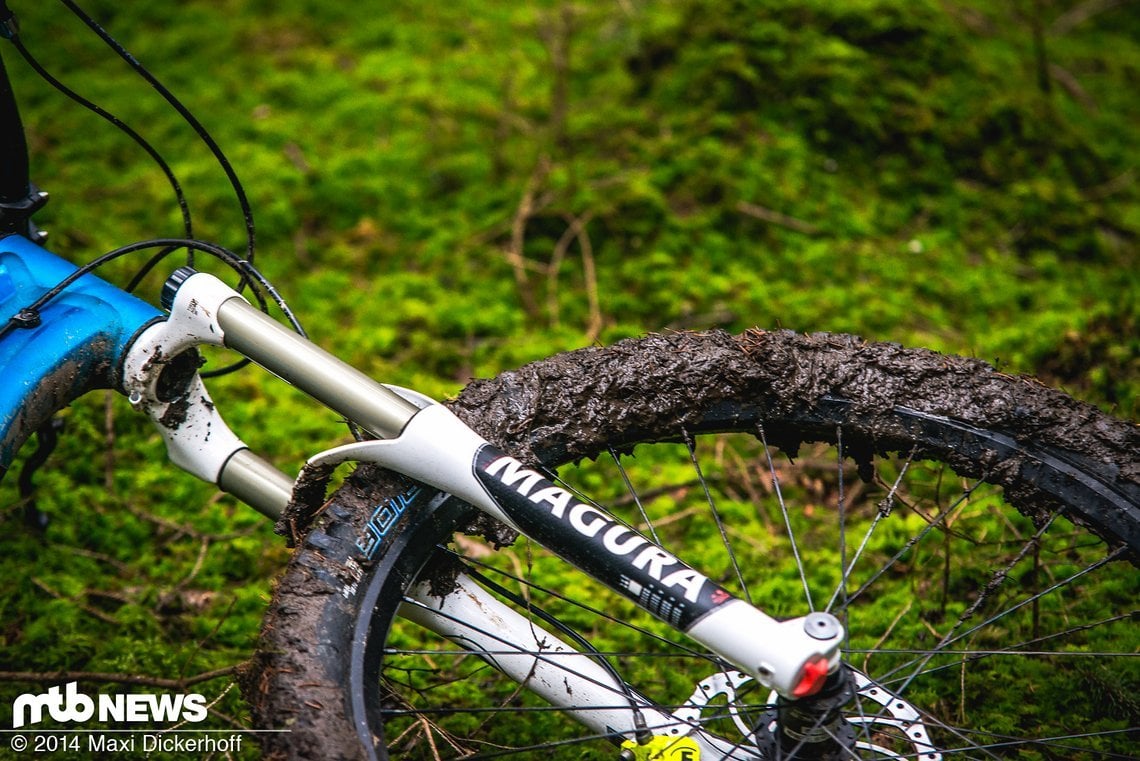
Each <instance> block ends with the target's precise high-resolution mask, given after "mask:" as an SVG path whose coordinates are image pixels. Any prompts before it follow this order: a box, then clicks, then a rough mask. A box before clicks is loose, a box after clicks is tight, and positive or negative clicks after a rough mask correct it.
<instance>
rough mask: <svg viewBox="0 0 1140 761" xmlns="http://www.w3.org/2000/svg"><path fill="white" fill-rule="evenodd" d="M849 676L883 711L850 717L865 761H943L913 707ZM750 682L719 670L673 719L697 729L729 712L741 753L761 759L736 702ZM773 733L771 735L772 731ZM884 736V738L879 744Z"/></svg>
mask: <svg viewBox="0 0 1140 761" xmlns="http://www.w3.org/2000/svg"><path fill="white" fill-rule="evenodd" d="M848 668H850V667H848ZM850 671H851V675H852V677H853V678H854V681H855V689H856V692H857V694H858V696H859V697H858V698H857V699H863V698H865V699H867V700H869V701H871V702H873V703H876V704H878V705H879V706H880V709H879V710H877V711H874V712H872V713H867V712H865V711H862V710H860V711H859V712H858V713H855V714H848V715H847V721H848V722H849V723H850V724H852V725H853V727H854V728H855V731H856V732H857V734H858V736H859V737H862V738H864V739H862V740H858V741H857V742H856V744H855V747H856V748H857V749H858V750H861V751H867V752H869V753H870V754H871V755H868V756H866V758H870V759H876V758H878V759H894V760H896V761H903V759H907V760H908V761H909V760H912V759H917V760H918V761H942V754H941V753H940V752H938V750H937V749H935V748H934V746H933V745H931V744H930V733H929V731H927V728H926V725H925V724H923V722H922V717H921V715H920V714H919V712H918V711H917V710H916V709H915V707H914V706H912V705H911V704H910V703H908V702H907V701H905V700H903V699H902V698H901V697H899V696H898V695H895V694H894V693H892V692H890V691H889V690H887V689H886V688H884V687H882V686H881V685H878V684H876V683H875V682H873V681H871V679H870V678H869V677H867V675H866V674H863V673H862V672H860V671H858V670H856V669H853V668H851V669H850ZM751 681H752V677H750V676H748V675H747V674H743V673H741V672H739V671H719V672H717V673H715V674H712V675H711V676H709V677H707V678H705V679H703V680H701V681H700V682H698V683H697V686H696V689H694V690H693V694H692V695H690V696H689V699H688V700H686V701H685V703H684V705H682V706H681V707H679V708H678V709H677V710H675V711H674V712H673V716H675V717H676V718H677V719H678V720H679V721H680V722H683V723H684V724H687V725H689V726H694V727H696V726H701V724H702V723H707V722H708V721H709V719H710V717H703V718H702V713H703V712H705V711H706V710H708V709H710V708H713V709H715V710H716V711H717V713H718V715H720V712H722V711H723V710H724V709H727V711H728V715H729V716H730V717H731V719H732V721H733V723H734V724H735V725H736V728H737V730H738V731H739V732H740V736H741V737H742V738H743V740H742V741H741V745H740V747H741V749H745V750H749V751H755V752H756V753H757V754H760V749H759V747H758V745H757V743H756V740H755V735H756V728H755V727H754V726H753V724H752V722H751V721H749V711H747V710H745V708H746V707H745V706H742V705H741V704H740V703H739V701H738V700H737V692H738V690H739V688H740V687H742V686H744V685H746V684H748V683H749V682H751ZM721 697H723V698H724V705H723V706H722V705H721V704H720V703H719V698H721ZM714 700H717V701H718V703H717V705H716V706H713V705H712V703H713V701H714ZM775 703H776V693H775V692H772V693H770V694H769V696H768V704H769V705H775ZM747 708H750V709H752V711H755V709H756V708H757V706H754V705H752V706H747ZM768 729H769V731H771V729H772V727H769V728H768ZM880 736H881V737H882V738H883V739H881V740H879V739H876V738H879V737H880ZM887 740H893V743H892V744H893V745H895V746H896V748H898V747H902V748H903V749H902V750H897V749H892V748H889V747H887V746H886V745H883V744H882V743H883V742H886V741H887Z"/></svg>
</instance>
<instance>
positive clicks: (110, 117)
mask: <svg viewBox="0 0 1140 761" xmlns="http://www.w3.org/2000/svg"><path fill="white" fill-rule="evenodd" d="M11 40H12V44H13V45H15V46H16V50H17V51H19V53H20V55H21V56H23V57H24V61H25V62H27V64H28V66H30V67H31V68H32V71H34V72H35V73H36V74H38V75H39V76H40V78H41V79H43V80H44V81H45V82H47V83H48V84H49V85H51V86H52V87H54V88H55V89H56V90H58V91H59V92H60V93H62V94H63V95H65V96H67V97H68V98H70V99H71V100H73V101H75V102H76V103H78V104H79V105H81V106H83V107H84V108H86V109H87V110H88V111H91V112H92V113H94V114H96V115H97V116H100V117H102V118H103V119H104V120H106V121H107V122H108V123H110V124H111V125H112V126H114V127H117V128H118V129H119V130H121V131H122V132H124V133H125V134H126V135H127V136H128V137H129V138H131V140H134V141H135V144H137V145H138V146H139V147H140V148H142V149H143V150H144V151H146V152H147V155H149V156H150V157H151V159H152V160H153V161H154V163H155V164H157V165H158V168H159V169H161V170H162V172H163V174H165V175H166V180H167V182H169V183H170V187H171V188H172V189H173V190H174V196H175V198H177V199H178V208H179V209H180V210H181V212H182V230H183V236H182V237H184V238H193V237H194V231H193V225H192V223H191V220H190V206H189V204H188V203H187V201H186V195H185V193H183V192H182V185H181V184H179V182H178V178H177V177H175V175H174V171H173V170H172V169H171V168H170V165H169V164H168V163H167V162H166V160H165V159H163V157H162V156H161V155H160V154H159V152H158V151H157V150H156V149H155V148H154V146H152V145H151V144H150V143H149V142H148V141H147V140H146V139H145V138H144V137H143V136H142V135H140V134H139V133H138V132H136V131H135V130H134V129H133V128H132V127H131V126H130V125H129V124H127V123H126V122H124V121H123V120H122V119H119V118H118V117H117V116H115V115H114V114H112V113H110V112H109V111H107V110H106V109H104V108H102V107H101V106H99V105H98V104H96V103H93V102H91V101H90V100H88V99H87V98H85V97H83V96H82V95H80V94H79V93H77V92H75V91H74V90H72V89H71V88H69V87H68V86H67V85H65V84H63V83H62V82H60V81H59V80H58V79H56V78H55V77H54V76H52V74H51V73H50V72H48V71H47V69H45V68H44V67H43V66H42V65H41V64H40V62H39V61H38V60H37V59H36V58H35V56H33V55H32V53H31V51H30V50H28V48H27V47H26V46H25V45H24V42H23V40H21V39H20V36H19V35H18V34H14V35H12V37H11ZM193 263H194V262H193V260H190V261H187V264H188V265H191V266H192V265H193ZM129 290H131V289H128V291H129Z"/></svg>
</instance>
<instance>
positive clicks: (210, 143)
mask: <svg viewBox="0 0 1140 761" xmlns="http://www.w3.org/2000/svg"><path fill="white" fill-rule="evenodd" d="M60 1H61V2H62V3H63V4H64V5H65V6H67V8H68V9H69V10H70V11H71V12H72V13H73V14H75V15H76V17H78V18H79V19H80V20H81V21H82V22H83V23H84V24H86V25H87V26H88V27H89V28H90V29H91V30H92V31H93V32H95V33H96V34H97V35H99V38H100V39H102V40H103V42H105V43H106V44H107V46H108V47H110V48H111V49H112V50H114V51H115V53H116V54H118V56H119V57H120V58H122V59H123V60H124V61H126V63H127V65H128V66H130V67H131V68H132V69H133V70H134V71H135V73H136V74H138V75H139V76H141V77H142V78H143V79H145V80H146V81H147V83H149V84H150V86H151V87H153V88H154V90H155V91H156V92H157V93H158V94H159V95H161V96H162V97H163V98H164V99H165V100H166V102H167V103H169V104H170V105H171V106H172V107H173V108H174V110H175V111H177V112H178V113H179V114H180V115H181V116H182V118H183V119H185V120H186V122H187V123H188V124H189V125H190V126H191V128H192V129H193V130H194V132H195V133H196V134H197V135H198V137H199V138H201V140H202V142H204V143H205V144H206V147H208V148H209V149H210V152H211V153H213V154H214V158H215V159H216V160H217V162H218V164H219V165H220V166H221V167H222V170H223V171H224V172H225V173H226V177H227V178H228V179H229V181H230V186H231V187H232V188H233V191H234V195H236V196H237V201H238V205H239V206H240V207H241V213H242V216H243V217H244V219H245V231H246V259H247V260H248V261H250V262H252V261H253V259H254V245H255V234H254V226H253V209H252V208H251V207H250V204H249V198H248V197H247V196H246V194H245V188H244V187H242V184H241V180H239V179H238V176H237V173H236V172H235V171H234V168H233V166H231V165H230V162H229V159H227V158H226V155H225V153H223V152H222V149H221V147H219V146H218V144H217V143H216V142H215V141H214V138H213V137H212V136H211V135H210V133H209V132H208V131H207V130H206V128H205V127H204V126H202V123H201V122H199V121H198V119H197V118H196V117H195V116H194V114H192V113H190V110H189V109H188V108H186V106H184V105H182V102H181V101H180V100H178V98H176V97H175V96H174V93H172V92H170V90H168V89H167V88H166V87H165V86H164V85H163V84H162V83H161V82H159V81H158V80H157V79H156V78H155V77H154V75H153V74H151V73H150V72H149V71H148V70H147V69H146V67H144V66H143V65H142V64H141V63H139V61H138V60H137V59H136V58H135V57H134V56H133V55H131V53H130V52H129V51H128V50H127V49H126V48H124V47H123V46H122V45H121V44H119V42H118V41H117V40H115V38H114V37H112V36H111V35H110V34H109V33H108V32H107V31H106V30H105V29H103V27H101V26H99V24H98V23H97V22H96V21H95V20H94V19H93V18H91V17H90V16H89V15H87V13H86V12H85V11H84V10H83V9H82V8H80V7H79V6H78V5H77V4H76V3H75V2H74V0H60Z"/></svg>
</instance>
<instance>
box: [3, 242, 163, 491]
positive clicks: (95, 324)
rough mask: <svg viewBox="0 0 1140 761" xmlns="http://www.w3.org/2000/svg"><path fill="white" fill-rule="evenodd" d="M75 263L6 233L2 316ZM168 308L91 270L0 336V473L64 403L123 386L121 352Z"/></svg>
mask: <svg viewBox="0 0 1140 761" xmlns="http://www.w3.org/2000/svg"><path fill="white" fill-rule="evenodd" d="M75 270H76V267H75V266H74V265H72V264H71V263H69V262H66V261H64V260H63V259H60V258H59V257H58V256H56V255H55V254H52V253H50V252H48V251H46V250H44V249H43V248H41V247H40V246H37V245H36V244H34V243H31V242H30V241H28V240H27V239H25V238H23V237H21V236H18V235H9V236H7V237H5V238H3V239H0V323H7V322H8V321H9V320H11V319H12V318H15V317H18V316H19V314H20V310H21V309H23V308H24V307H25V306H27V305H28V304H30V303H32V302H33V301H35V300H36V299H37V298H39V297H40V296H42V295H43V294H44V293H46V292H47V291H49V290H50V289H51V288H53V287H54V286H55V285H56V284H58V283H59V282H60V281H61V280H63V279H64V278H66V277H67V276H69V275H71V274H72V273H73V272H74V271H75ZM162 318H163V315H162V314H161V313H160V312H159V311H158V310H157V309H155V308H154V307H153V306H151V305H150V304H147V303H146V302H144V301H141V300H139V299H137V298H135V297H134V296H131V295H130V294H128V293H125V292H124V291H122V290H120V289H118V288H116V287H115V286H113V285H110V284H109V283H107V282H105V281H103V280H101V279H100V278H98V277H96V276H95V275H91V274H87V275H84V276H83V277H81V278H79V279H78V280H77V281H76V282H75V283H73V284H72V285H71V286H69V287H68V288H67V289H65V290H64V291H63V292H62V293H61V294H59V296H57V297H56V298H54V299H52V300H51V301H50V302H48V303H47V305H46V306H44V308H43V309H42V310H41V311H40V312H39V313H38V314H35V315H28V316H27V317H26V318H25V319H23V320H21V322H22V323H23V326H22V327H20V328H17V329H15V330H12V331H11V332H9V333H8V335H6V336H4V337H3V338H2V339H0V368H3V376H2V377H0V477H3V475H4V473H5V472H6V471H7V469H8V466H9V465H10V464H11V462H12V458H13V457H14V456H15V454H16V452H17V450H19V448H20V445H21V444H23V443H24V441H25V440H26V439H27V438H28V436H30V435H31V434H32V433H33V432H34V431H36V430H37V429H38V428H39V427H40V426H41V425H42V424H43V423H44V422H46V421H47V419H48V418H50V417H51V415H52V414H53V413H54V412H55V411H56V410H58V409H60V408H62V407H65V406H66V405H67V404H68V403H69V402H71V400H73V399H75V398H76V397H78V396H81V395H82V394H84V393H86V392H87V391H91V390H94V389H98V388H121V379H122V366H123V358H124V356H125V353H126V350H127V347H129V346H130V345H131V342H132V341H133V339H134V338H135V336H137V335H138V334H139V333H140V332H141V331H142V330H144V329H145V328H146V327H147V326H148V325H150V324H151V323H152V322H156V321H158V320H161V319H162Z"/></svg>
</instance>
